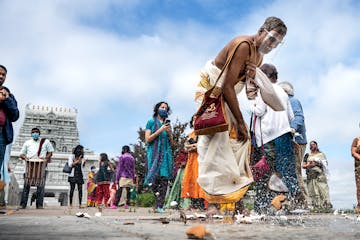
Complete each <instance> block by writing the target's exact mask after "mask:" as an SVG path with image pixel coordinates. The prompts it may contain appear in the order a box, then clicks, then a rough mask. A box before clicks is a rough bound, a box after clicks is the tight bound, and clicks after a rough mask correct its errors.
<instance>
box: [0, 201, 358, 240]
mask: <svg viewBox="0 0 360 240" xmlns="http://www.w3.org/2000/svg"><path fill="white" fill-rule="evenodd" d="M8 209H13V210H14V212H8V213H9V215H5V214H1V215H0V239H9V240H10V239H135V240H136V239H149V240H150V239H154V240H155V239H176V240H181V239H188V238H187V235H186V234H185V232H186V230H187V229H189V228H190V227H191V226H194V225H197V224H204V225H205V226H206V227H207V228H208V229H209V230H210V232H212V234H213V239H277V240H279V239H360V217H358V215H355V214H346V215H345V214H343V215H342V214H338V215H334V214H312V213H308V214H301V215H286V216H271V217H270V216H267V217H264V218H262V220H258V221H253V223H252V224H243V223H236V222H234V223H228V222H227V223H224V221H223V220H220V219H211V220H199V219H197V220H190V221H187V223H186V224H184V222H182V221H181V219H180V214H179V212H178V211H176V210H167V211H166V212H165V213H163V214H157V213H153V212H152V210H151V209H150V208H137V210H136V212H129V210H124V209H122V208H119V209H114V210H113V209H104V210H103V211H102V215H101V216H100V217H96V216H95V213H96V212H98V211H97V209H95V208H85V209H78V208H74V209H68V208H66V207H48V208H45V209H35V208H31V207H30V208H27V209H21V210H16V209H15V208H11V207H10V208H8ZM78 212H82V213H87V214H88V215H89V216H90V217H89V218H86V217H77V216H76V214H77V213H78Z"/></svg>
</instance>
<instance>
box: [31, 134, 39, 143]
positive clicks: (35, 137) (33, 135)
mask: <svg viewBox="0 0 360 240" xmlns="http://www.w3.org/2000/svg"><path fill="white" fill-rule="evenodd" d="M31 137H32V138H33V139H34V140H35V141H36V140H38V139H39V137H40V134H39V133H37V132H34V133H32V134H31Z"/></svg>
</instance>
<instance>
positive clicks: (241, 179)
mask: <svg viewBox="0 0 360 240" xmlns="http://www.w3.org/2000/svg"><path fill="white" fill-rule="evenodd" d="M220 72H221V70H220V69H218V68H217V67H216V66H214V65H213V64H212V63H211V62H208V63H207V64H206V66H205V68H204V69H203V71H202V72H201V76H202V78H203V79H202V81H201V82H200V84H199V89H198V92H197V96H196V98H197V99H196V100H197V102H198V103H201V101H202V96H203V94H204V93H205V92H206V91H207V89H208V86H205V85H206V81H208V83H209V84H210V85H211V86H213V84H214V83H215V81H216V79H217V77H218V75H219V74H220ZM222 81H223V78H220V80H219V81H218V83H217V86H218V87H219V88H220V86H221V84H222ZM243 87H244V83H243V82H241V81H240V82H239V83H238V84H236V86H235V91H236V93H237V94H238V93H240V91H241V90H242V89H243ZM219 88H218V89H219ZM215 90H216V88H215ZM225 105H226V107H225V108H226V116H227V118H228V122H229V130H228V131H225V132H219V133H216V134H214V135H200V136H199V139H198V145H197V151H198V154H199V156H198V162H199V176H198V183H199V185H200V186H201V187H202V188H203V189H204V191H205V192H206V199H207V200H208V201H209V202H216V203H231V202H236V201H238V200H239V199H241V198H242V197H243V196H244V194H245V193H246V191H247V188H248V185H249V184H250V183H251V182H252V181H253V178H252V174H251V170H250V166H249V162H250V147H251V146H250V141H246V142H239V141H237V140H236V139H233V138H230V131H231V128H232V127H234V128H235V129H236V128H237V126H235V125H234V123H235V122H236V121H235V119H234V116H233V114H232V113H231V111H230V109H229V107H228V106H227V104H225Z"/></svg>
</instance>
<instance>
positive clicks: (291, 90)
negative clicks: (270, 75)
mask: <svg viewBox="0 0 360 240" xmlns="http://www.w3.org/2000/svg"><path fill="white" fill-rule="evenodd" d="M278 85H279V86H280V87H282V89H284V91H285V92H286V93H287V94H288V95H290V96H294V87H293V85H292V84H291V83H289V82H279V83H278Z"/></svg>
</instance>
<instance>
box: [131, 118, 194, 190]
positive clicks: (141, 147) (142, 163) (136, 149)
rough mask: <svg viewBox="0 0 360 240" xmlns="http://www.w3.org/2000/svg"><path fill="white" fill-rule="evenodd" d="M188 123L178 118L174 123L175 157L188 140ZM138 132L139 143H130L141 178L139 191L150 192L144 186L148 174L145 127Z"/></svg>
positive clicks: (136, 169)
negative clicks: (186, 132) (186, 130)
mask: <svg viewBox="0 0 360 240" xmlns="http://www.w3.org/2000/svg"><path fill="white" fill-rule="evenodd" d="M187 124H188V123H181V122H180V121H179V120H178V119H176V121H175V123H174V124H173V126H172V127H173V129H172V133H173V139H174V146H173V159H175V158H176V156H177V155H178V153H179V151H180V150H181V148H183V147H184V143H185V140H186V135H185V133H184V132H185V129H186V127H187ZM137 133H138V141H137V143H134V144H130V145H131V146H132V147H133V156H134V158H135V164H136V166H135V171H136V174H137V176H138V180H139V189H138V192H139V193H143V192H149V191H150V189H148V188H146V187H145V186H144V179H145V175H146V164H147V158H146V143H145V129H143V128H141V127H140V128H139V130H138V131H137Z"/></svg>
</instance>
